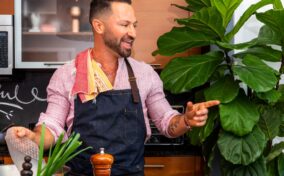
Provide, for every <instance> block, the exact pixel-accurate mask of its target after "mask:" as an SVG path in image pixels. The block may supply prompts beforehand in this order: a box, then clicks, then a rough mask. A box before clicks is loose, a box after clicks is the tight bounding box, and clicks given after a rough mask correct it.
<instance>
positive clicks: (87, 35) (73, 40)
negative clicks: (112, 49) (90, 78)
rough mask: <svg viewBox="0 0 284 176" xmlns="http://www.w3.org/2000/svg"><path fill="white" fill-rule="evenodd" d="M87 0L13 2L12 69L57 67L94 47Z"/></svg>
mask: <svg viewBox="0 0 284 176" xmlns="http://www.w3.org/2000/svg"><path fill="white" fill-rule="evenodd" d="M89 3H90V0H80V1H78V0H49V1H45V0H22V1H16V3H15V8H16V9H15V11H16V13H15V39H16V40H15V68H57V67H58V66H60V65H63V64H64V63H66V62H69V61H70V60H72V59H74V58H75V56H76V54H77V53H78V52H80V51H82V50H84V49H86V48H90V47H93V36H92V32H91V28H90V25H89V22H88V13H89Z"/></svg>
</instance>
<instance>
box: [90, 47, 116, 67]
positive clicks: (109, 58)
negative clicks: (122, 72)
mask: <svg viewBox="0 0 284 176" xmlns="http://www.w3.org/2000/svg"><path fill="white" fill-rule="evenodd" d="M92 52H93V57H94V59H95V60H96V61H97V62H98V63H100V64H101V65H102V67H103V68H106V69H114V68H117V65H118V56H115V55H114V54H113V53H111V52H110V51H107V48H106V47H103V48H99V47H94V48H93V51H92Z"/></svg>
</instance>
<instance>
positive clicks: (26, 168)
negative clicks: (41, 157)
mask: <svg viewBox="0 0 284 176" xmlns="http://www.w3.org/2000/svg"><path fill="white" fill-rule="evenodd" d="M24 160H25V162H24V163H23V165H22V167H23V170H21V176H32V175H33V171H32V170H31V168H32V163H31V160H32V158H31V157H30V156H25V158H24Z"/></svg>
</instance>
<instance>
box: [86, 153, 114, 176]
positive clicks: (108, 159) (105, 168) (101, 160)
mask: <svg viewBox="0 0 284 176" xmlns="http://www.w3.org/2000/svg"><path fill="white" fill-rule="evenodd" d="M91 163H92V166H93V174H94V175H95V176H110V174H111V165H112V163H113V156H112V155H110V154H107V153H105V152H104V148H100V153H97V154H94V155H92V156H91Z"/></svg>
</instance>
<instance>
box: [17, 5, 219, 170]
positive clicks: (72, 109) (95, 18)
mask: <svg viewBox="0 0 284 176" xmlns="http://www.w3.org/2000/svg"><path fill="white" fill-rule="evenodd" d="M90 23H91V25H92V29H93V33H94V47H93V48H91V49H87V50H85V51H83V52H81V53H79V54H78V56H77V58H76V59H75V61H74V62H72V63H70V64H66V65H65V66H63V67H61V68H59V69H58V70H57V71H56V72H55V73H54V75H53V77H52V78H51V80H50V83H49V86H48V88H47V91H48V107H47V110H46V112H45V113H42V114H41V116H40V119H39V122H38V124H37V126H36V128H35V129H34V131H30V130H28V129H26V128H23V127H14V130H15V132H16V133H17V135H18V136H19V137H23V136H27V137H29V138H30V139H31V140H33V141H35V142H36V143H38V144H39V138H40V131H41V124H42V123H43V122H45V124H46V126H47V130H46V135H45V148H46V149H48V148H49V147H50V146H52V144H54V141H56V140H57V138H58V136H59V135H60V134H61V133H62V132H64V128H65V127H67V134H68V135H69V134H70V133H71V132H72V131H75V132H78V133H80V134H81V140H82V141H83V144H84V146H92V147H93V150H88V151H87V152H85V153H83V154H80V155H79V156H78V157H76V158H74V159H73V160H72V161H71V162H69V163H68V165H69V166H70V167H71V169H72V171H71V172H72V174H73V175H76V174H77V175H92V169H91V164H90V161H89V159H90V156H91V155H92V154H95V153H98V152H99V148H101V147H103V148H105V151H106V152H107V153H110V154H112V155H114V158H115V161H114V164H113V166H112V175H115V176H117V175H127V176H128V175H144V171H143V170H144V168H143V167H144V159H143V158H144V157H143V155H144V142H145V140H147V139H148V138H149V137H150V135H151V131H150V126H149V118H148V114H149V116H150V117H151V120H152V121H153V122H154V123H155V125H156V126H157V128H158V129H159V130H160V132H161V133H162V134H164V135H165V136H167V137H178V136H180V135H182V134H184V133H185V132H187V131H188V130H189V129H190V128H191V127H200V126H203V125H204V124H205V123H206V119H207V113H208V109H207V108H208V107H211V106H215V105H218V104H219V101H208V102H203V103H198V104H195V105H193V104H192V103H191V102H189V103H188V104H187V108H186V112H185V114H179V113H178V112H177V111H175V110H173V109H172V108H171V107H170V105H169V103H168V102H167V101H166V99H165V95H164V93H163V87H162V82H161V80H160V78H159V76H158V75H157V74H156V73H155V71H154V70H153V69H152V68H151V67H150V66H149V65H147V64H145V63H143V62H139V61H136V60H134V59H133V58H131V57H130V55H131V50H132V45H133V42H134V40H135V38H136V31H135V27H136V25H137V20H136V18H135V15H134V10H133V8H132V6H131V0H93V1H92V2H91V8H90Z"/></svg>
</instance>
